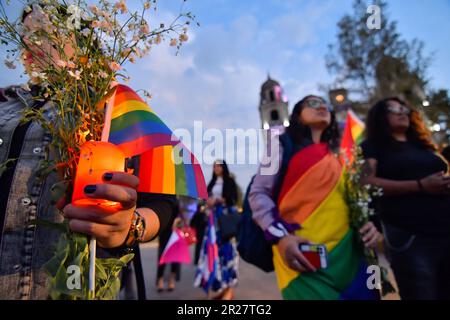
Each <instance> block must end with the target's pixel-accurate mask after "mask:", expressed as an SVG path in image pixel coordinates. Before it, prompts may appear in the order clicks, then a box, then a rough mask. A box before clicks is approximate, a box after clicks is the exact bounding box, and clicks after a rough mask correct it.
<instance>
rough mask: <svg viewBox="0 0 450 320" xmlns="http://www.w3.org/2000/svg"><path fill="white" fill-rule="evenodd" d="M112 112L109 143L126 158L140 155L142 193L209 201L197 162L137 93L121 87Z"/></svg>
mask: <svg viewBox="0 0 450 320" xmlns="http://www.w3.org/2000/svg"><path fill="white" fill-rule="evenodd" d="M108 108H109V109H110V113H109V115H108V114H107V116H106V119H105V126H109V138H108V141H109V142H111V143H114V144H116V145H117V146H118V147H119V148H121V149H122V151H123V152H124V153H125V156H126V157H132V156H136V155H140V160H139V171H138V176H139V179H140V184H139V187H138V191H140V192H149V193H163V194H176V195H184V196H189V197H193V198H204V199H206V198H207V191H206V184H205V179H204V176H203V172H202V170H201V167H200V164H199V163H198V161H197V159H196V158H195V157H194V155H193V154H192V153H191V152H190V151H189V150H188V149H187V148H186V147H185V146H184V145H183V144H182V143H181V141H180V140H179V139H178V138H176V137H175V136H174V135H173V134H172V131H171V130H170V129H169V128H168V127H167V126H166V125H165V124H164V122H163V121H162V120H161V119H160V118H159V117H158V116H157V115H156V114H155V112H154V111H153V110H152V109H151V108H150V107H149V106H148V105H147V104H146V103H145V102H144V101H143V100H142V99H141V98H140V97H139V95H138V94H137V93H136V92H134V91H133V90H132V89H131V88H129V87H127V86H125V85H118V86H117V87H116V90H115V92H114V93H113V95H112V96H111V97H110V99H109V103H108Z"/></svg>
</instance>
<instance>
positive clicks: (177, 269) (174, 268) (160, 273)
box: [156, 263, 181, 281]
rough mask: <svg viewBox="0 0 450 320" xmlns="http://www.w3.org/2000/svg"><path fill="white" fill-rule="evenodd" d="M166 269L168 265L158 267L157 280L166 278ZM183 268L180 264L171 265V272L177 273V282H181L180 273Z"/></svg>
mask: <svg viewBox="0 0 450 320" xmlns="http://www.w3.org/2000/svg"><path fill="white" fill-rule="evenodd" d="M165 269H166V265H165V264H162V265H159V266H158V272H157V274H156V280H158V279H160V278H162V277H163V276H164V270H165ZM180 271H181V266H180V264H179V263H171V264H170V272H171V273H175V280H177V281H179V280H180V273H181V272H180Z"/></svg>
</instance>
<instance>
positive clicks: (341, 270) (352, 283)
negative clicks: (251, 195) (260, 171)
mask: <svg viewBox="0 0 450 320" xmlns="http://www.w3.org/2000/svg"><path fill="white" fill-rule="evenodd" d="M278 208H279V210H280V216H281V218H282V219H284V220H285V221H287V222H288V223H297V224H299V225H301V229H299V230H297V231H296V232H295V234H296V235H298V236H299V237H302V238H305V239H308V240H309V241H311V243H313V244H323V245H325V246H326V248H327V252H328V256H327V260H328V267H327V268H325V269H319V270H317V271H316V272H305V273H299V272H297V271H295V270H292V269H290V268H289V267H288V266H287V265H286V264H285V263H284V261H283V259H282V258H281V255H280V253H279V251H278V247H277V246H273V247H272V249H273V253H274V258H273V259H274V267H275V273H276V275H277V281H278V286H279V288H280V290H281V293H282V296H283V298H284V299H295V300H297V299H305V300H322V299H325V300H336V299H377V297H378V291H377V290H369V289H368V288H367V286H366V282H367V277H368V276H369V275H368V274H367V273H366V270H367V263H366V261H365V259H364V256H363V254H362V252H361V251H360V250H359V249H358V247H357V243H356V241H355V238H354V233H353V229H352V228H351V227H350V221H349V209H348V206H347V204H346V202H345V198H344V179H343V167H342V165H341V164H340V162H339V161H338V159H336V157H335V156H334V155H333V154H332V153H331V152H330V151H329V149H328V146H327V144H325V143H321V144H313V145H309V146H307V147H305V148H303V149H302V150H300V151H299V152H297V153H296V154H295V155H294V156H293V157H292V159H291V160H290V162H289V165H288V169H287V171H286V176H285V178H284V180H283V185H282V188H281V190H280V195H279V198H278Z"/></svg>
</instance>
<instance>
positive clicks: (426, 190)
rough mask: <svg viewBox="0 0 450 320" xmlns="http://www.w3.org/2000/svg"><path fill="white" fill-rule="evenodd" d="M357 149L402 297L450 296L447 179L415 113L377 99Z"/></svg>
mask: <svg viewBox="0 0 450 320" xmlns="http://www.w3.org/2000/svg"><path fill="white" fill-rule="evenodd" d="M362 148H363V152H364V156H365V158H366V159H367V161H366V167H367V183H369V184H372V185H376V186H378V187H381V188H382V189H383V196H382V197H381V198H380V199H378V201H377V205H376V206H377V210H378V212H379V215H380V218H381V221H382V224H383V229H384V230H383V231H384V236H385V242H386V247H387V254H388V258H389V260H390V263H391V267H392V269H393V271H394V275H395V278H396V281H397V284H398V287H399V291H400V296H401V298H402V299H450V177H448V175H447V174H448V166H447V162H446V161H445V160H444V159H443V158H442V156H440V155H439V154H438V153H437V152H436V151H437V148H436V146H435V145H434V143H433V142H432V140H431V133H430V132H429V131H428V130H427V128H426V126H425V124H424V121H423V120H422V118H421V116H420V114H419V112H418V111H416V110H414V109H412V108H410V107H409V106H407V105H406V104H405V103H404V102H403V101H402V100H400V99H398V98H387V99H384V100H381V101H379V102H378V103H376V104H375V105H374V106H373V107H372V108H371V109H370V111H369V114H368V118H367V140H366V141H364V142H363V143H362Z"/></svg>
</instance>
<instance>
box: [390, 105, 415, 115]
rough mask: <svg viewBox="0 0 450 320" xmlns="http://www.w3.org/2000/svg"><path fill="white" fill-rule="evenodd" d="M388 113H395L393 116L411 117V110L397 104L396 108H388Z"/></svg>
mask: <svg viewBox="0 0 450 320" xmlns="http://www.w3.org/2000/svg"><path fill="white" fill-rule="evenodd" d="M387 110H388V112H390V113H393V114H407V115H409V114H410V113H411V109H409V108H408V107H406V106H404V105H402V104H400V105H399V104H397V105H394V106H388V108H387Z"/></svg>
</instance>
